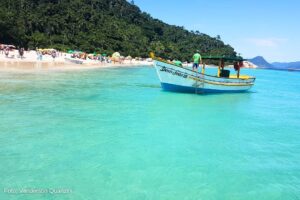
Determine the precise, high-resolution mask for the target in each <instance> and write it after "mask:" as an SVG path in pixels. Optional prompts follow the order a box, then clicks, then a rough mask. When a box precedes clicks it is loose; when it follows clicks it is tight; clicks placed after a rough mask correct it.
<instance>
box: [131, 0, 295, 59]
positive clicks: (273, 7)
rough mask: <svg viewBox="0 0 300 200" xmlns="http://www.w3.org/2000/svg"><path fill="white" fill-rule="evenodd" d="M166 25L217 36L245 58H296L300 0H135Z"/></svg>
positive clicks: (142, 8)
mask: <svg viewBox="0 0 300 200" xmlns="http://www.w3.org/2000/svg"><path fill="white" fill-rule="evenodd" d="M134 2H135V4H136V5H137V6H139V7H140V8H141V10H142V11H145V12H147V13H149V14H150V15H151V16H152V17H154V18H158V19H160V20H162V21H164V22H166V23H168V24H172V25H179V26H184V27H185V28H186V29H188V30H199V31H200V32H202V33H206V34H208V35H210V36H213V37H214V36H217V35H220V36H221V38H222V40H223V41H224V42H225V43H226V44H230V45H231V46H233V47H234V48H235V50H236V51H237V52H238V53H241V54H242V56H244V57H245V58H252V57H254V56H257V55H262V56H264V57H265V58H266V59H267V60H268V61H269V62H275V61H281V62H290V61H300V0H284V1H283V0H135V1H134Z"/></svg>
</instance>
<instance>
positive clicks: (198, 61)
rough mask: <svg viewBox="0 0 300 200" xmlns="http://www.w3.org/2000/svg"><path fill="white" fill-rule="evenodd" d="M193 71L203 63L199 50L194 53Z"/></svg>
mask: <svg viewBox="0 0 300 200" xmlns="http://www.w3.org/2000/svg"><path fill="white" fill-rule="evenodd" d="M193 61H194V63H193V71H197V70H198V67H199V64H202V58H201V55H200V53H199V50H197V52H196V53H195V54H194V55H193Z"/></svg>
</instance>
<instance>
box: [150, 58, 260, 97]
mask: <svg viewBox="0 0 300 200" xmlns="http://www.w3.org/2000/svg"><path fill="white" fill-rule="evenodd" d="M202 59H203V60H214V61H219V66H218V73H217V75H216V76H212V75H208V74H205V64H203V66H202V72H201V73H200V72H196V71H193V70H191V69H189V68H186V67H182V66H178V65H175V64H173V63H171V62H167V61H164V60H162V59H154V66H155V68H156V72H157V75H158V77H159V79H160V82H161V86H162V88H163V89H164V90H167V91H173V92H184V93H196V94H204V93H226V92H227V93H236V92H245V91H248V90H249V89H251V87H252V86H253V85H254V82H255V77H251V76H248V75H239V74H240V68H241V67H242V63H243V59H242V58H240V57H234V58H231V57H223V56H219V57H218V56H215V57H212V56H207V57H202ZM224 63H234V64H235V65H234V66H235V69H236V70H237V75H230V71H229V70H225V69H224V66H225V64H224Z"/></svg>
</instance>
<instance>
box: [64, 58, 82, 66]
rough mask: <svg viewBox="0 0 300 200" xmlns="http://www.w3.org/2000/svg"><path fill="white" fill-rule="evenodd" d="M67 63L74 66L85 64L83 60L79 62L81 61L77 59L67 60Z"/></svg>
mask: <svg viewBox="0 0 300 200" xmlns="http://www.w3.org/2000/svg"><path fill="white" fill-rule="evenodd" d="M65 61H67V62H70V63H73V64H78V65H82V64H83V60H79V59H76V58H65Z"/></svg>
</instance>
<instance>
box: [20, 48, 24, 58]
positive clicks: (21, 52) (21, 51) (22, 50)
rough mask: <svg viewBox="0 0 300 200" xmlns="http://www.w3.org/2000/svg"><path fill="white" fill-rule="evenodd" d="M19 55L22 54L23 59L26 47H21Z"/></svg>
mask: <svg viewBox="0 0 300 200" xmlns="http://www.w3.org/2000/svg"><path fill="white" fill-rule="evenodd" d="M19 55H20V58H21V59H22V58H23V55H24V48H19Z"/></svg>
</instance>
